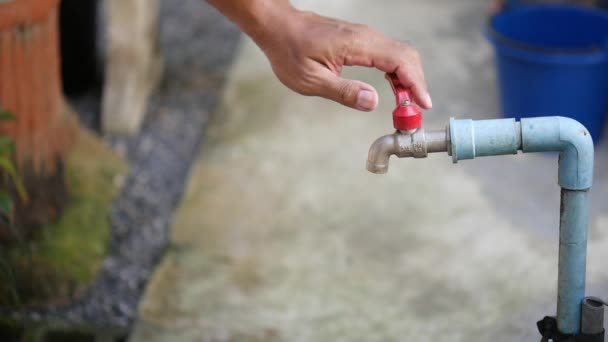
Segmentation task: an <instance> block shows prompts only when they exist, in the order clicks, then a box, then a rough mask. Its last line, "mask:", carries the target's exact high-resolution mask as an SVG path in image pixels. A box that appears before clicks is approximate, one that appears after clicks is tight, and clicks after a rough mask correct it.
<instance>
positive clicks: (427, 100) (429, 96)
mask: <svg viewBox="0 0 608 342" xmlns="http://www.w3.org/2000/svg"><path fill="white" fill-rule="evenodd" d="M424 102H426V103H427V104H428V105H429V108H431V107H433V100H431V95H430V94H429V93H426V95H424Z"/></svg>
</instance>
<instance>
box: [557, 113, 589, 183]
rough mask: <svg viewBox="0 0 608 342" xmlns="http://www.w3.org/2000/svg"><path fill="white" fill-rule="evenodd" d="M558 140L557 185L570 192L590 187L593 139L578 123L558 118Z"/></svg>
mask: <svg viewBox="0 0 608 342" xmlns="http://www.w3.org/2000/svg"><path fill="white" fill-rule="evenodd" d="M559 121H560V124H559V127H560V140H561V141H562V144H563V151H562V153H560V155H559V183H560V185H561V186H562V187H564V188H568V189H572V190H583V189H588V188H590V187H591V184H592V182H593V139H592V138H591V134H589V131H588V130H587V128H585V126H583V125H582V124H581V123H580V122H578V121H576V120H573V119H570V118H565V117H559Z"/></svg>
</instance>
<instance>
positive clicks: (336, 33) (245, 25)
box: [208, 0, 432, 111]
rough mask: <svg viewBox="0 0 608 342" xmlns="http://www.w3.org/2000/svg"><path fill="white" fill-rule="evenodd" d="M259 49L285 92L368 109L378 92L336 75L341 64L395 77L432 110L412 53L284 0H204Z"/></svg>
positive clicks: (371, 32)
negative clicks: (318, 97)
mask: <svg viewBox="0 0 608 342" xmlns="http://www.w3.org/2000/svg"><path fill="white" fill-rule="evenodd" d="M208 1H209V3H210V4H212V5H213V6H215V7H216V8H217V9H218V10H219V11H220V12H222V13H223V14H224V15H226V16H227V17H228V18H230V19H231V20H232V21H233V22H235V23H237V24H238V25H239V26H240V28H241V29H242V30H243V31H244V32H245V33H247V34H248V35H249V36H251V38H253V40H254V41H255V42H256V43H257V44H258V45H259V46H260V48H261V49H262V50H263V51H264V53H265V54H266V56H267V57H268V59H269V61H270V63H271V64H272V69H273V70H274V72H275V74H276V75H277V77H278V78H279V80H281V82H283V84H285V85H286V86H287V87H289V88H290V89H292V90H294V91H296V92H298V93H300V94H303V95H310V96H321V97H324V98H327V99H330V100H334V101H336V102H339V103H341V104H343V105H345V106H348V107H351V108H356V109H359V110H364V111H371V110H373V109H374V108H376V106H377V105H378V92H377V91H376V89H374V87H372V86H371V85H369V84H366V83H363V82H361V81H356V80H346V79H343V78H341V77H340V74H341V72H342V68H343V67H344V66H351V65H352V66H354V65H358V66H366V67H374V68H376V69H379V70H381V71H384V72H390V73H395V74H397V77H398V78H399V81H400V82H401V83H402V85H403V86H405V87H406V88H409V89H410V90H411V93H412V96H413V99H414V101H416V103H417V104H418V105H419V106H420V107H422V108H424V109H430V108H431V106H432V103H431V97H430V96H429V94H428V92H427V87H426V82H425V80H424V73H423V71H422V65H421V62H420V55H419V54H418V52H417V51H416V50H415V49H414V48H412V47H411V46H409V45H408V44H405V43H402V42H399V41H396V40H393V39H389V38H387V37H386V36H384V35H383V34H381V33H379V32H377V31H375V30H373V29H371V28H369V27H367V26H364V25H359V24H351V23H347V22H344V21H340V20H336V19H331V18H326V17H322V16H319V15H317V14H315V13H311V12H303V11H298V10H297V9H295V8H293V7H292V6H291V4H290V3H289V1H288V0H208Z"/></svg>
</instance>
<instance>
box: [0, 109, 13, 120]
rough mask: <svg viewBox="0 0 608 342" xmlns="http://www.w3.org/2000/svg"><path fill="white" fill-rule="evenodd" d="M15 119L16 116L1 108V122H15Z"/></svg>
mask: <svg viewBox="0 0 608 342" xmlns="http://www.w3.org/2000/svg"><path fill="white" fill-rule="evenodd" d="M15 119H16V117H15V114H13V113H11V112H9V111H7V110H6V109H4V108H2V107H0V121H7V120H15Z"/></svg>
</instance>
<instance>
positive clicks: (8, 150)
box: [0, 135, 14, 157]
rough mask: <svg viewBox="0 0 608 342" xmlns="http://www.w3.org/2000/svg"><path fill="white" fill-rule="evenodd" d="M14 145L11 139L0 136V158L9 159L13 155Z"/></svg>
mask: <svg viewBox="0 0 608 342" xmlns="http://www.w3.org/2000/svg"><path fill="white" fill-rule="evenodd" d="M13 149H14V144H13V141H12V140H11V138H9V137H7V136H3V135H0V156H2V157H9V156H10V155H11V154H12V153H13Z"/></svg>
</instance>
